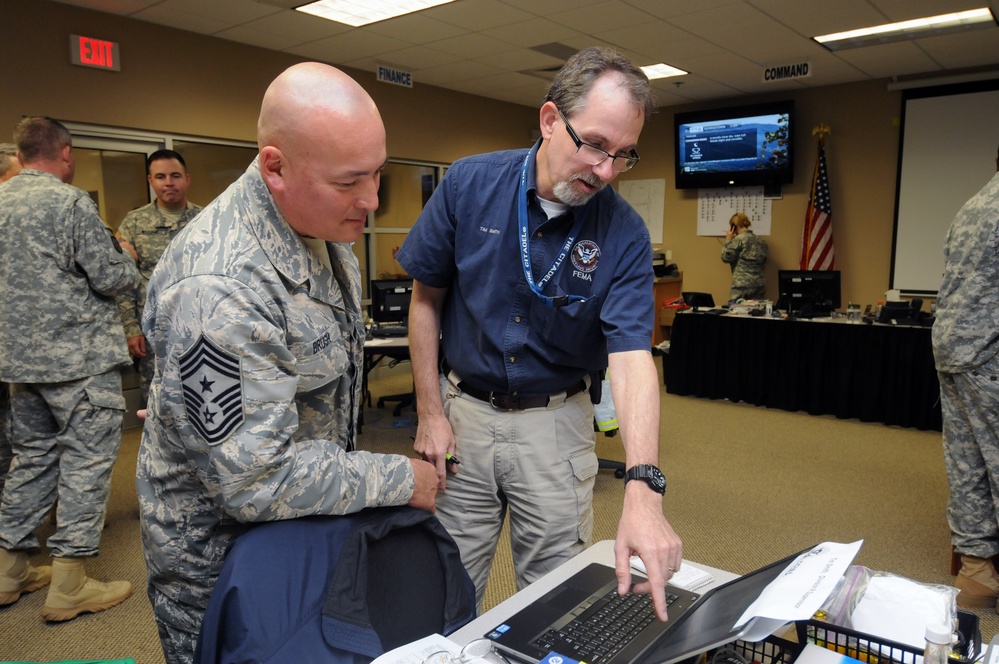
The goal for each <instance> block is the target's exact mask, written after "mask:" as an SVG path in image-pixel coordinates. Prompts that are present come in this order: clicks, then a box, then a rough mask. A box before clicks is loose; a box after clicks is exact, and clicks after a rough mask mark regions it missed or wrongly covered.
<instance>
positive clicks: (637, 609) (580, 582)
mask: <svg viewBox="0 0 999 664" xmlns="http://www.w3.org/2000/svg"><path fill="white" fill-rule="evenodd" d="M807 550H809V549H805V551H807ZM800 553H802V552H798V553H795V554H793V555H791V556H788V557H787V558H783V559H781V560H778V561H776V562H773V563H771V564H769V565H767V566H765V567H762V568H760V569H758V570H756V571H754V572H750V573H749V574H746V575H745V576H740V577H739V578H737V579H733V580H732V581H729V582H728V583H726V584H723V585H721V586H718V587H716V588H713V589H711V590H709V591H708V592H706V593H705V594H704V595H698V594H696V593H691V592H688V591H686V590H683V589H681V588H676V587H674V586H667V587H666V592H667V595H668V598H667V601H668V602H671V603H670V605H669V608H668V610H667V612H668V613H669V620H668V621H667V622H665V623H664V622H660V621H659V620H658V619H657V618H656V617H655V613H654V610H653V609H652V601H651V597H650V596H648V595H632V594H630V593H629V594H628V595H625V596H624V597H623V598H620V597H619V596H618V595H617V577H616V576H615V575H614V568H613V567H608V566H606V565H601V564H599V563H591V564H590V565H588V566H586V567H584V568H583V569H582V570H580V571H579V572H577V573H576V574H574V575H573V576H571V577H570V578H569V579H567V580H566V581H565V582H564V583H563V584H562V585H560V586H559V587H558V588H555V589H553V590H552V591H551V592H549V593H547V594H546V595H544V596H543V597H541V598H539V599H538V600H536V601H534V602H532V603H531V604H529V605H528V606H526V607H525V608H523V609H522V610H520V611H519V612H517V613H516V614H514V615H513V616H511V617H510V618H508V619H507V620H505V621H504V622H503V623H502V624H500V625H497V626H496V627H495V628H493V629H492V630H490V631H489V632H488V633H487V634H486V635H485V636H486V638H489V639H491V640H492V641H493V642H494V644H495V645H496V647H497V648H498V649H499V650H500V651H502V652H503V653H504V654H508V655H511V656H513V657H514V658H515V659H518V660H521V661H524V662H529V663H530V664H536V663H537V662H539V661H541V660H542V659H544V658H545V657H547V656H548V655H549V654H550V653H552V652H556V653H558V654H560V655H563V656H564V657H569V658H572V659H575V660H577V661H581V662H586V663H587V664H671V663H672V662H678V661H680V660H683V659H686V658H688V657H691V656H693V655H697V654H700V653H702V652H705V651H707V650H710V649H712V648H716V647H718V646H720V645H724V644H726V643H731V642H732V641H735V640H737V639H739V638H741V636H742V635H743V634H745V633H746V632H748V631H749V629H751V628H752V627H753V624H754V623H755V622H756V621H755V620H749V621H747V623H746V624H745V625H742V626H741V627H739V628H738V629H737V628H735V626H734V625H735V622H736V621H737V620H738V619H739V617H740V616H742V614H743V613H744V612H745V610H746V609H747V608H749V606H750V605H751V604H752V603H753V602H755V601H756V599H757V598H758V597H759V596H760V593H762V592H763V589H764V588H766V587H767V586H768V585H769V584H770V582H771V581H773V580H774V579H776V578H777V577H778V576H779V575H780V573H781V572H783V571H784V569H785V568H786V567H787V566H788V565H789V564H790V563H791V561H792V560H794V559H795V558H796V557H797V556H798V555H800ZM632 575H633V577H637V578H638V579H639V580H644V577H642V576H641V575H640V574H637V573H635V572H634V571H632ZM619 604H621V605H627V606H626V608H624V609H621V608H620V607H619ZM619 611H623V612H624V613H625V614H627V615H625V616H624V618H623V622H624V625H625V626H624V627H623V628H619V627H617V626H612V623H614V622H615V620H616V618H615V617H614V616H612V615H610V614H611V613H614V612H619ZM608 633H609V634H610V636H608ZM619 637H623V639H622V640H620V641H618V640H617V639H618V638H619Z"/></svg>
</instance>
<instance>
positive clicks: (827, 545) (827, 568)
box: [735, 540, 864, 640]
mask: <svg viewBox="0 0 999 664" xmlns="http://www.w3.org/2000/svg"><path fill="white" fill-rule="evenodd" d="M863 543H864V540H858V541H856V542H853V543H852V544H839V543H836V542H823V543H822V544H819V545H818V546H816V547H815V548H813V549H811V550H809V551H806V552H805V553H803V554H801V555H800V556H798V557H797V558H795V559H794V561H793V562H792V563H791V564H790V565H788V566H787V569H785V570H784V571H783V572H781V574H780V576H778V577H777V578H776V579H774V580H773V581H771V582H770V585H768V586H767V587H766V588H764V589H763V592H762V593H760V596H759V598H758V599H757V600H756V601H755V602H753V603H752V604H751V605H750V606H749V608H748V609H746V612H745V613H743V614H742V617H741V618H739V620H738V621H737V622H736V623H735V624H736V626H737V627H738V626H739V625H742V624H745V623H746V622H747V621H748V620H750V619H751V618H757V617H758V618H768V619H771V620H773V621H776V623H777V624H775V625H774V628H775V629H776V628H777V627H779V626H780V625H781V624H783V623H787V622H791V621H792V620H805V619H808V618H811V617H812V615H813V614H814V613H815V612H816V611H817V610H818V609H819V607H821V606H822V603H823V602H825V601H826V598H827V597H829V594H830V593H831V592H832V591H833V588H835V586H836V583H838V582H839V580H840V578H841V577H842V576H843V574H844V573H845V572H846V568H847V567H849V566H850V563H852V562H853V558H854V557H855V556H856V555H857V551H859V550H860V546H861V545H862V544H863ZM761 622H762V621H761ZM753 631H756V630H755V629H754V630H753ZM747 640H750V639H747Z"/></svg>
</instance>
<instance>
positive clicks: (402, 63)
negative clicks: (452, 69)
mask: <svg viewBox="0 0 999 664" xmlns="http://www.w3.org/2000/svg"><path fill="white" fill-rule="evenodd" d="M374 59H375V60H377V61H378V62H379V64H383V65H386V64H387V65H393V66H396V67H399V68H400V69H405V70H408V71H419V70H420V69H428V68H430V67H439V66H440V65H447V64H451V63H453V62H460V61H461V60H462V58H460V57H459V56H457V55H453V54H451V53H445V52H444V51H437V50H434V49H432V48H428V47H426V46H407V47H406V48H402V49H399V50H398V51H385V52H384V53H379V54H378V56H377V57H376V58H374Z"/></svg>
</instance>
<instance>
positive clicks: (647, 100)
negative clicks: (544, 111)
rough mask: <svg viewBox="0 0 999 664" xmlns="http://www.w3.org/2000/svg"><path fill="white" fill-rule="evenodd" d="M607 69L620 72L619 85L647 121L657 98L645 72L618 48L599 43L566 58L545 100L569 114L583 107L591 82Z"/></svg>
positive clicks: (591, 85)
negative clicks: (610, 47) (620, 83)
mask: <svg viewBox="0 0 999 664" xmlns="http://www.w3.org/2000/svg"><path fill="white" fill-rule="evenodd" d="M608 72H617V73H619V74H621V76H622V78H623V79H624V81H623V84H622V87H623V88H624V90H625V92H627V94H628V95H629V96H630V97H631V99H632V101H633V102H634V103H635V106H637V107H639V108H641V109H642V112H643V114H644V118H645V119H646V120H648V119H649V115H651V114H652V113H653V112H654V111H655V110H656V97H655V94H654V93H653V92H652V86H651V85H650V84H649V79H648V77H647V76H646V75H645V72H643V71H642V70H641V69H639V68H638V66H637V65H635V63H634V62H632V61H631V60H629V59H628V58H626V57H624V56H623V55H621V54H620V53H618V52H617V51H615V50H613V49H609V48H602V47H599V46H590V47H588V48H584V49H583V50H582V51H580V52H578V53H576V54H575V55H574V56H572V57H571V58H569V59H568V60H567V61H566V63H565V65H563V67H562V68H561V69H560V70H559V71H558V73H557V74H556V75H555V80H554V81H552V85H551V88H549V89H548V95H547V96H546V97H545V101H546V102H549V101H550V102H554V104H555V105H556V106H557V107H558V109H559V110H560V111H562V113H564V114H565V115H566V116H571V115H572V114H574V113H575V112H577V111H579V110H580V109H582V108H583V107H584V106H586V97H587V95H588V94H589V93H590V90H591V89H592V88H593V84H594V82H595V81H596V80H597V79H598V78H600V77H601V76H603V75H604V74H606V73H608Z"/></svg>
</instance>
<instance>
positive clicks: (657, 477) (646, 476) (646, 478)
mask: <svg viewBox="0 0 999 664" xmlns="http://www.w3.org/2000/svg"><path fill="white" fill-rule="evenodd" d="M628 479H629V480H642V481H643V482H645V483H646V484H648V485H649V487H650V488H652V490H653V491H657V492H659V493H666V476H665V475H663V474H662V471H660V470H659V469H658V468H656V467H655V466H651V465H641V466H635V467H634V468H631V469H630V470H629V471H628Z"/></svg>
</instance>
